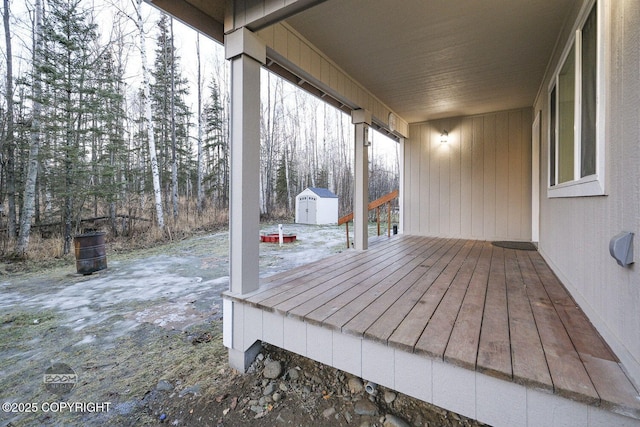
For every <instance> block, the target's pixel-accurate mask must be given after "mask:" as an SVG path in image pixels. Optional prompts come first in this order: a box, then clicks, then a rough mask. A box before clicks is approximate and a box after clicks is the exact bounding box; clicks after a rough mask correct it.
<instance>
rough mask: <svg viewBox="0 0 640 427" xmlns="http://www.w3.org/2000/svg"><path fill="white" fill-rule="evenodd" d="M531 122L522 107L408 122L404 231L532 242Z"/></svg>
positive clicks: (527, 112) (526, 111)
mask: <svg viewBox="0 0 640 427" xmlns="http://www.w3.org/2000/svg"><path fill="white" fill-rule="evenodd" d="M531 120H532V118H531V109H530V108H524V109H520V110H514V111H508V112H499V113H492V114H485V115H480V116H474V117H460V118H451V119H446V120H437V121H432V122H427V123H417V124H412V125H410V126H409V135H410V136H409V139H407V140H406V141H405V170H404V173H405V183H406V185H405V192H404V194H405V202H404V203H405V212H406V216H405V221H406V226H405V233H408V234H419V235H432V236H451V237H461V238H474V239H486V240H495V239H509V240H530V238H531V199H530V198H531V179H530V178H529V177H530V175H531ZM444 129H446V130H447V131H448V132H449V143H448V144H446V145H443V144H441V143H440V134H441V133H442V131H443V130H444Z"/></svg>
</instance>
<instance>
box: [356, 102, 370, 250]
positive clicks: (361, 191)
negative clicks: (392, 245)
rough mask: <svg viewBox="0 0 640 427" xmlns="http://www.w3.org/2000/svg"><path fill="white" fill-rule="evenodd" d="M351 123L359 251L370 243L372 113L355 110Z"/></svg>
mask: <svg viewBox="0 0 640 427" xmlns="http://www.w3.org/2000/svg"><path fill="white" fill-rule="evenodd" d="M351 122H352V123H353V124H354V125H355V168H354V170H355V184H354V185H355V191H354V194H353V240H354V247H355V249H357V250H364V249H367V247H368V243H369V234H368V230H367V226H368V209H367V207H368V205H369V126H370V125H371V113H370V112H368V111H366V110H354V111H353V112H352V113H351Z"/></svg>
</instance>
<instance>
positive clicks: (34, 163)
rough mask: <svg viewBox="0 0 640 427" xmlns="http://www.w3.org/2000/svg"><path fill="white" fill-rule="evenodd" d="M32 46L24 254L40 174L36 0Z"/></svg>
mask: <svg viewBox="0 0 640 427" xmlns="http://www.w3.org/2000/svg"><path fill="white" fill-rule="evenodd" d="M32 34H33V36H32V37H33V49H32V74H33V76H32V85H31V87H32V91H33V93H32V99H33V101H32V102H33V107H32V108H33V111H32V118H31V136H30V142H29V161H28V164H27V176H26V182H25V187H24V195H23V198H22V215H21V216H20V234H19V235H18V240H17V242H16V247H15V253H16V255H18V256H21V257H22V256H24V255H25V253H26V252H27V249H28V248H29V236H30V234H31V221H32V218H33V215H34V211H35V200H36V180H37V177H38V167H39V162H38V153H39V151H40V138H41V129H40V115H41V111H42V105H41V103H40V99H42V83H41V80H40V76H39V67H40V64H39V58H40V57H41V55H40V54H41V51H42V2H41V0H35V11H34V20H33V30H32Z"/></svg>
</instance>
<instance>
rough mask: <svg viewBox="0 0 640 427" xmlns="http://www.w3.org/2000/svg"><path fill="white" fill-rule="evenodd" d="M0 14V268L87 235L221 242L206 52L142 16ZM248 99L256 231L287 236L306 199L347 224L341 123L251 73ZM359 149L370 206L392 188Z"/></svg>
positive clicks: (59, 1) (379, 146) (219, 84)
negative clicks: (279, 224)
mask: <svg viewBox="0 0 640 427" xmlns="http://www.w3.org/2000/svg"><path fill="white" fill-rule="evenodd" d="M2 14H3V24H4V33H5V37H4V45H3V46H2V49H3V50H2V53H3V57H4V59H5V61H4V62H3V64H1V66H0V67H1V68H0V70H2V73H0V75H1V76H2V78H3V79H4V81H3V83H4V84H2V88H3V89H4V91H3V94H2V95H3V96H2V100H1V102H0V120H1V124H2V128H1V130H0V132H1V134H0V144H1V145H0V168H1V169H0V202H1V204H0V209H1V214H2V215H1V217H0V220H1V221H0V229H1V230H2V233H1V235H0V236H1V242H0V243H1V246H0V251H1V253H2V254H3V255H4V256H12V257H24V256H25V255H28V254H29V253H30V252H31V251H33V246H34V244H33V239H37V240H36V241H37V246H38V247H50V248H51V249H50V251H51V252H52V253H53V255H54V256H60V255H65V254H68V253H69V252H71V247H72V240H73V236H74V235H76V234H78V233H82V232H84V231H87V230H91V229H100V230H103V231H107V232H108V233H109V240H114V239H129V240H133V239H131V238H133V237H135V241H136V242H141V241H142V242H143V241H154V240H162V239H167V238H174V237H175V236H178V235H183V234H189V233H191V232H194V231H196V230H202V229H211V228H214V227H219V226H226V223H227V218H228V202H229V126H228V123H229V111H230V109H229V69H228V64H227V63H226V61H225V60H224V55H223V50H222V47H221V46H219V45H218V44H217V43H215V42H213V41H211V40H209V39H207V38H206V37H204V36H200V35H197V34H196V33H195V31H193V30H190V29H187V28H186V27H184V25H182V24H180V23H178V22H175V21H174V20H173V19H171V18H170V17H169V16H167V15H165V14H161V13H160V12H158V11H157V10H155V9H153V8H152V7H150V6H148V5H146V4H144V3H143V2H142V0H109V1H104V2H99V7H96V2H94V1H91V0H27V1H26V2H25V1H22V0H21V1H18V2H16V1H12V0H3V9H2ZM177 45H181V47H180V48H179V47H178V46H177ZM183 57H187V59H186V60H183ZM262 88H263V90H262V94H261V98H262V102H261V111H262V119H261V162H260V163H261V165H260V182H259V183H256V185H259V186H260V201H259V203H260V211H261V214H262V216H263V218H264V219H275V218H281V219H289V220H291V219H292V218H293V215H294V208H295V196H296V195H297V194H298V193H299V192H301V191H302V190H304V189H305V188H306V187H324V188H329V189H330V190H331V191H333V192H335V193H336V194H338V195H339V197H340V199H339V200H340V215H343V214H346V213H349V212H351V201H352V192H353V172H352V169H353V138H354V137H353V130H352V125H351V118H350V117H349V116H347V115H346V114H344V113H342V112H341V111H339V110H337V109H335V108H333V107H331V106H328V105H327V104H325V103H323V102H322V101H321V100H320V99H318V98H315V97H313V96H311V95H309V94H307V93H306V92H303V91H302V90H300V89H298V88H296V87H294V86H293V85H291V84H290V83H288V82H285V81H284V80H282V79H281V78H279V77H278V76H276V75H273V74H271V73H269V72H267V71H266V70H263V72H262ZM371 134H372V135H373V136H372V138H374V141H373V144H372V146H371V148H370V150H371V152H370V161H371V165H370V170H371V175H370V179H369V180H370V193H371V195H370V198H371V200H373V199H375V198H377V197H380V196H382V195H384V194H386V193H388V192H390V191H392V190H394V189H396V188H398V169H399V159H398V152H397V147H396V144H395V142H393V141H391V140H389V139H387V138H386V137H383V136H382V135H380V134H377V133H375V132H371ZM30 241H31V242H32V243H31V244H30ZM44 241H47V242H49V244H48V245H44V244H43V242H44Z"/></svg>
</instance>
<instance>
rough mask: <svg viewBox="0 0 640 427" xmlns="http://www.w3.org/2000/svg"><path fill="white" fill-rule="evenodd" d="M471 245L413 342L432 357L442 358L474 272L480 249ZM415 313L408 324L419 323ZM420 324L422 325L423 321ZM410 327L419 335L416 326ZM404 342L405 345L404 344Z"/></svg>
mask: <svg viewBox="0 0 640 427" xmlns="http://www.w3.org/2000/svg"><path fill="white" fill-rule="evenodd" d="M471 244H472V247H471V248H469V249H470V250H469V251H468V252H465V255H466V256H465V259H464V260H463V261H462V263H461V266H460V268H459V269H458V271H457V272H456V275H455V277H454V278H453V280H452V282H451V286H450V287H449V288H448V289H447V292H446V293H445V295H444V297H443V298H442V300H441V301H440V303H439V304H438V306H437V308H436V309H435V311H434V313H433V315H432V316H431V319H430V320H429V323H427V326H426V327H425V328H424V330H423V331H422V334H421V335H420V336H419V337H418V339H417V340H416V341H414V342H415V344H414V346H415V347H416V348H419V349H420V351H421V352H424V353H426V354H430V355H432V356H435V357H442V355H443V354H444V351H445V349H446V347H447V344H448V342H449V338H450V337H451V331H452V330H453V326H454V325H455V321H456V318H457V316H458V313H459V311H460V307H461V306H462V301H463V300H464V296H465V295H466V291H467V289H468V287H469V281H470V280H471V276H472V274H473V270H474V269H475V265H476V262H477V259H478V255H479V254H480V251H481V250H482V244H481V243H480V242H471ZM425 305H427V304H425ZM421 307H422V306H421ZM415 314H416V315H414V317H412V318H410V319H409V321H411V322H419V321H420V316H421V314H420V313H419V312H418V313H415ZM422 321H423V322H424V319H423V320H422ZM405 325H406V326H407V327H411V324H407V323H405V322H403V326H405ZM413 328H414V329H416V330H417V331H418V332H419V329H420V327H419V325H418V327H415V326H414V327H413ZM403 333H404V334H405V336H408V337H411V338H413V337H414V336H415V333H414V334H412V333H411V332H410V330H407V331H406V332H404V331H403ZM405 342H406V343H407V344H408V341H405Z"/></svg>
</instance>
